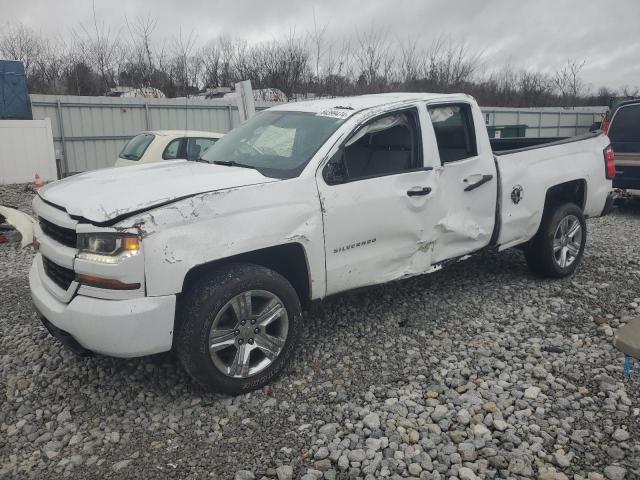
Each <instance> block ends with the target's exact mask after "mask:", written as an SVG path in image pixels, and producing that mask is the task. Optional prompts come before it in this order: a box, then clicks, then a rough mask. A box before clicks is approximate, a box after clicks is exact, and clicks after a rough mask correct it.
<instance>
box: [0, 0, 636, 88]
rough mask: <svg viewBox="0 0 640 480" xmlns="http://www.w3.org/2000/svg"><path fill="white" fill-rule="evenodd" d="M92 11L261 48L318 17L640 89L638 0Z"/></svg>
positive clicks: (157, 1)
mask: <svg viewBox="0 0 640 480" xmlns="http://www.w3.org/2000/svg"><path fill="white" fill-rule="evenodd" d="M95 6H96V12H97V16H98V18H99V19H101V20H103V21H104V22H105V23H106V24H108V25H110V26H111V27H112V28H113V30H114V31H118V29H120V28H123V26H124V18H125V16H126V17H128V18H129V19H133V18H135V17H136V16H146V15H148V14H151V15H152V16H155V17H157V18H158V26H157V28H156V32H155V38H156V39H157V40H158V41H159V40H161V38H162V37H163V36H165V35H166V36H167V37H171V36H177V35H178V32H179V29H180V28H182V31H183V32H189V31H191V30H192V29H194V30H195V32H196V34H197V37H198V41H199V43H203V42H205V41H206V40H207V39H209V38H212V37H215V36H217V35H220V34H229V35H232V36H238V37H244V38H246V39H248V40H250V41H259V40H263V39H266V40H268V39H272V38H274V37H276V38H277V37H280V36H281V35H282V34H284V33H286V32H289V31H290V30H291V29H292V28H295V29H296V31H297V32H300V33H304V32H306V31H307V30H308V29H311V28H312V25H313V14H314V11H315V15H316V18H317V21H318V23H319V24H321V25H324V24H326V25H327V35H328V37H329V38H330V39H332V38H338V37H344V36H349V35H353V34H355V33H356V31H358V30H360V31H365V30H367V29H369V28H371V26H372V25H373V26H374V27H377V26H381V27H384V28H387V29H388V32H389V35H391V36H397V37H399V38H401V39H402V38H407V37H411V38H417V39H419V41H420V43H421V44H423V45H424V46H428V45H429V44H430V43H431V42H432V41H433V40H434V39H436V38H438V37H441V36H443V35H444V36H448V35H451V37H452V38H453V39H454V40H460V39H464V40H466V41H467V42H468V44H469V45H470V46H471V47H472V48H473V49H474V50H481V51H483V52H484V57H483V61H484V64H485V65H486V68H488V69H493V68H496V67H501V66H503V65H505V64H510V65H513V66H514V67H525V68H528V69H531V70H540V71H546V72H551V71H553V70H554V69H555V68H556V67H557V66H559V65H561V64H562V63H563V62H564V61H565V60H567V59H568V58H572V59H577V60H586V62H587V63H586V66H585V68H584V70H583V77H584V80H585V81H586V82H587V83H589V84H591V87H592V88H594V89H595V88H597V87H599V86H601V85H607V86H610V87H614V88H618V87H620V86H622V85H636V86H640V34H639V33H640V1H638V0H617V1H605V0H517V1H516V0H413V1H409V0H367V1H358V2H355V1H347V0H342V1H339V0H325V1H302V0H263V1H250V0H234V1H220V0H178V1H173V0H154V1H151V0H95ZM0 12H1V13H2V15H1V17H2V18H3V19H6V20H8V21H21V22H23V23H24V24H26V25H28V26H30V27H32V28H34V29H36V30H40V31H42V33H45V34H47V33H52V32H61V33H62V34H68V31H69V29H70V28H72V27H77V25H78V24H79V23H80V22H84V23H88V22H90V21H91V19H92V10H91V1H89V0H22V1H16V0H0ZM122 33H123V34H126V30H125V29H124V28H123V31H122Z"/></svg>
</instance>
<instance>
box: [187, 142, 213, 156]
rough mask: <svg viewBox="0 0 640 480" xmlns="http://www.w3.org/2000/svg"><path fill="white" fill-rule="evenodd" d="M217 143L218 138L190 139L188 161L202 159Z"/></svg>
mask: <svg viewBox="0 0 640 480" xmlns="http://www.w3.org/2000/svg"><path fill="white" fill-rule="evenodd" d="M217 141H218V139H217V138H190V139H189V147H188V155H187V159H188V160H197V159H199V158H201V157H202V155H204V152H206V151H207V150H208V149H209V148H210V147H211V145H213V144H214V143H216V142H217Z"/></svg>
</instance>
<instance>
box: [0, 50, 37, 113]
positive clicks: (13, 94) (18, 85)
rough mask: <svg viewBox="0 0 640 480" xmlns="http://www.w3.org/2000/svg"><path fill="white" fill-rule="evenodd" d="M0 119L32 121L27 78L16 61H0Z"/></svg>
mask: <svg viewBox="0 0 640 480" xmlns="http://www.w3.org/2000/svg"><path fill="white" fill-rule="evenodd" d="M0 119H3V120H33V114H32V113H31V99H30V98H29V91H28V90H27V77H26V75H25V73H24V65H23V64H22V62H20V61H18V60H0Z"/></svg>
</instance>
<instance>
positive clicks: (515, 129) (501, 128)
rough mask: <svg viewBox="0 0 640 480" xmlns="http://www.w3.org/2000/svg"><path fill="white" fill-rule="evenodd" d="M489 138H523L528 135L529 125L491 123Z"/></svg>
mask: <svg viewBox="0 0 640 480" xmlns="http://www.w3.org/2000/svg"><path fill="white" fill-rule="evenodd" d="M487 133H488V134H489V138H522V137H525V136H526V135H527V125H496V126H493V125H489V126H487Z"/></svg>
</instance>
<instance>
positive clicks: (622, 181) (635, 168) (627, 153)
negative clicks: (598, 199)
mask: <svg viewBox="0 0 640 480" xmlns="http://www.w3.org/2000/svg"><path fill="white" fill-rule="evenodd" d="M608 135H609V139H610V140H611V146H612V147H613V151H614V152H615V154H616V177H615V178H614V180H613V186H614V187H615V188H624V189H629V190H640V103H638V104H631V105H624V106H622V107H620V108H619V109H618V110H617V111H616V112H615V114H614V115H613V118H612V119H611V126H610V127H609V132H608Z"/></svg>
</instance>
